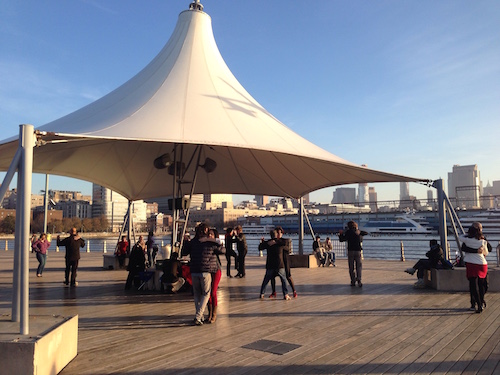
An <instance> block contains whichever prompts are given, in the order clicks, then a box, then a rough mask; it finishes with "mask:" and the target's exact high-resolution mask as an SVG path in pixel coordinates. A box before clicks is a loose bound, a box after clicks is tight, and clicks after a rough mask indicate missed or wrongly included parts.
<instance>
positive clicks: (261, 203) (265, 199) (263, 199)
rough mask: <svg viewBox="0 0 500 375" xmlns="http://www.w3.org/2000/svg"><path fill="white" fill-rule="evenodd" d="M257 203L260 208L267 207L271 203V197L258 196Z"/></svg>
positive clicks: (256, 197)
mask: <svg viewBox="0 0 500 375" xmlns="http://www.w3.org/2000/svg"><path fill="white" fill-rule="evenodd" d="M255 202H256V203H257V206H259V207H265V206H266V205H267V204H268V203H269V196H267V195H256V196H255Z"/></svg>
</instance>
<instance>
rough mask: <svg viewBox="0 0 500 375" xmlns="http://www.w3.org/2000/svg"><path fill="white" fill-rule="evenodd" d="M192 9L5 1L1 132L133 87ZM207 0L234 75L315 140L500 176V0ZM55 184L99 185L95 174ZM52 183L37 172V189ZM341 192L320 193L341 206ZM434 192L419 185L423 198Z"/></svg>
mask: <svg viewBox="0 0 500 375" xmlns="http://www.w3.org/2000/svg"><path fill="white" fill-rule="evenodd" d="M189 3H190V1H189V0H169V1H165V0H149V1H132V0H106V1H97V0H92V1H90V0H73V1H67V0H66V1H63V0H44V1H38V0H37V1H34V0H23V1H8V0H0V131H1V134H2V135H3V136H2V137H1V138H2V139H3V138H7V137H10V136H12V135H16V134H17V133H18V125H19V124H21V123H31V124H33V125H35V127H38V126H42V125H44V124H45V123H47V122H50V121H52V120H55V119H57V118H59V117H61V116H64V115H65V114H68V113H70V112H72V111H74V110H76V109H78V108H80V107H82V106H84V105H86V104H88V103H90V102H92V101H94V100H96V99H98V98H100V97H101V96H103V95H105V94H107V93H108V92H110V91H111V90H113V89H115V88H116V87H118V86H119V85H121V84H122V83H124V82H125V81H127V80H128V79H129V78H131V77H132V76H133V75H135V74H136V73H138V72H139V71H140V70H141V69H142V68H143V67H144V66H145V65H147V63H148V62H149V61H151V59H153V58H154V56H155V55H156V54H157V53H158V52H159V51H160V50H161V48H162V47H163V45H164V44H165V43H166V42H167V40H168V39H169V37H170V35H171V33H172V31H173V29H174V27H175V24H176V22H177V17H178V14H179V13H180V12H181V11H183V10H185V9H187V8H188V5H189ZM202 4H203V5H204V7H205V12H206V13H208V14H209V15H210V16H211V17H212V23H213V29H214V35H215V39H216V42H217V45H218V47H219V50H220V51H221V53H222V56H223V57H224V59H225V61H226V63H227V64H228V66H229V68H230V69H231V70H232V72H233V73H234V75H235V76H236V77H237V78H238V80H239V81H240V82H241V83H242V84H243V86H245V88H246V89H247V91H248V92H250V93H251V94H252V95H253V96H254V97H255V98H256V99H257V100H258V101H259V102H260V103H261V104H262V105H263V106H264V107H265V108H266V109H267V110H269V111H270V112H271V113H272V114H273V115H274V116H275V117H277V118H278V119H280V120H281V121H282V122H283V123H284V124H286V125H287V126H288V127H290V128H291V129H292V130H294V131H295V132H296V133H298V134H300V135H301V136H303V137H305V138H307V139H308V140H310V141H312V142H313V143H315V144H317V145H319V146H320V147H322V148H324V149H326V150H328V151H330V152H332V153H334V154H336V155H338V156H340V157H342V158H344V159H347V160H349V161H352V162H354V163H357V164H367V165H368V166H369V167H371V168H374V169H379V170H384V171H387V172H392V173H398V174H405V175H409V176H415V177H422V178H429V179H438V178H443V179H444V180H445V183H446V179H447V173H448V172H450V171H451V169H452V167H453V165H454V164H459V165H468V164H477V165H478V166H479V169H480V172H481V179H482V180H483V183H484V184H486V183H487V182H488V181H493V180H500V171H499V168H498V164H499V162H500V151H499V148H500V147H499V146H500V144H499V139H500V2H498V1H473V2H471V1H462V0H454V1H430V0H423V1H422V0H418V1H412V0H407V1H401V0H397V1H395V0H394V1H392V0H391V1H356V0H355V1H325V0H322V1H316V0H308V1H298V0H288V1H285V0H273V1H269V0H265V1H264V0H251V1H250V0H247V1H242V0H231V1H230V0H205V1H202ZM2 175H3V174H2ZM50 181H51V183H50V187H51V188H53V189H60V190H80V191H82V192H84V193H88V194H90V191H91V184H89V183H87V182H82V181H76V180H72V179H67V178H62V177H56V176H52V177H51V179H50ZM11 186H13V185H11ZM370 186H375V188H376V190H377V192H378V195H379V199H397V198H398V197H399V185H398V184H370ZM41 189H44V176H41V175H37V176H35V177H34V180H33V192H34V193H37V192H38V191H39V190H41ZM332 191H333V188H329V189H322V190H320V191H318V192H314V193H311V200H313V201H317V202H328V201H330V200H331V197H332ZM426 191H427V188H426V187H423V186H420V185H417V184H410V193H411V194H412V195H417V196H418V197H422V198H424V197H425V192H426ZM236 200H238V199H236Z"/></svg>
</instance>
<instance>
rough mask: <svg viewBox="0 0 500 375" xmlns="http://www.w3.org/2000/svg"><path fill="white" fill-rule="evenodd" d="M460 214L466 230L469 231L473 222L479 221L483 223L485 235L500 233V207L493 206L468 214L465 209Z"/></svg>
mask: <svg viewBox="0 0 500 375" xmlns="http://www.w3.org/2000/svg"><path fill="white" fill-rule="evenodd" d="M458 215H459V217H460V223H461V224H462V227H463V228H464V230H465V231H467V229H468V228H469V227H470V225H471V224H472V223H474V222H476V221H478V222H480V223H481V224H482V226H483V233H484V234H485V235H496V236H498V235H500V209H498V208H492V209H489V210H487V211H481V212H480V213H476V214H472V215H467V214H466V212H465V211H462V212H459V214H458ZM466 215H467V216H466Z"/></svg>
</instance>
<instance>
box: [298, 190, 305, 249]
mask: <svg viewBox="0 0 500 375" xmlns="http://www.w3.org/2000/svg"><path fill="white" fill-rule="evenodd" d="M299 255H304V200H303V199H302V197H300V198H299Z"/></svg>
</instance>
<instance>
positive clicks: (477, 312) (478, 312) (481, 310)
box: [476, 306, 483, 314]
mask: <svg viewBox="0 0 500 375" xmlns="http://www.w3.org/2000/svg"><path fill="white" fill-rule="evenodd" d="M482 312H483V307H482V306H478V307H477V310H476V314H481V313H482Z"/></svg>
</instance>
